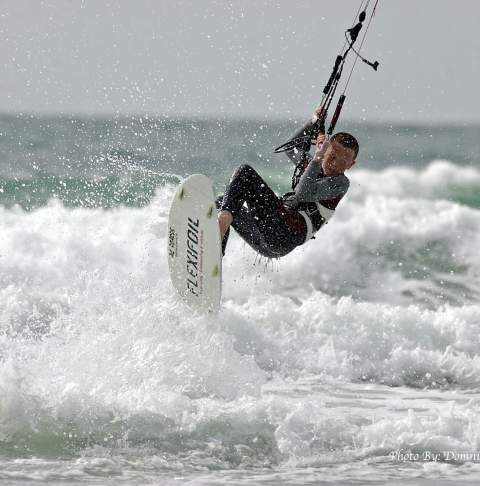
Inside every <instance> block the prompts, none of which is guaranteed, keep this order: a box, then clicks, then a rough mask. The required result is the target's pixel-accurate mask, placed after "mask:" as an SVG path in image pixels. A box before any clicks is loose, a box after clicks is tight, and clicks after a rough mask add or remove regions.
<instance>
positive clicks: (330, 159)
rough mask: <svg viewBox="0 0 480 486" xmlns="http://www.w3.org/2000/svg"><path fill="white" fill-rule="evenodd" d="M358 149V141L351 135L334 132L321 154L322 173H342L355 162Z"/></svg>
mask: <svg viewBox="0 0 480 486" xmlns="http://www.w3.org/2000/svg"><path fill="white" fill-rule="evenodd" d="M358 150H359V146H358V142H357V139H356V138H355V137H354V136H353V135H350V134H349V133H346V132H339V133H336V134H335V135H334V136H333V137H332V138H331V139H330V147H328V149H327V151H326V152H325V155H324V156H323V160H322V168H323V173H324V174H325V175H327V176H328V175H338V174H343V173H344V172H345V171H346V170H348V169H350V167H352V166H353V164H355V159H356V157H357V155H358Z"/></svg>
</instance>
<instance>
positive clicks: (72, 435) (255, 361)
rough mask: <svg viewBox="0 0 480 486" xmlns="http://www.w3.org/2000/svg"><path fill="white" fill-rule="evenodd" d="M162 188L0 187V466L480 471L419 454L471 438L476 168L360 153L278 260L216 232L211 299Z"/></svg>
mask: <svg viewBox="0 0 480 486" xmlns="http://www.w3.org/2000/svg"><path fill="white" fill-rule="evenodd" d="M174 188H175V186H174V185H173V184H171V183H167V184H166V185H164V186H162V187H159V188H158V189H157V191H156V193H155V196H154V197H153V198H152V199H151V200H150V203H149V204H147V205H145V206H143V207H126V206H122V205H120V206H117V207H115V208H113V209H108V210H107V209H103V208H88V209H87V208H82V207H68V206H66V205H65V204H63V203H62V202H61V201H59V200H58V199H55V198H52V199H50V200H49V202H48V204H47V205H43V206H41V207H39V208H37V209H34V210H32V211H29V212H27V211H24V210H23V209H22V208H21V207H19V206H13V207H2V208H0V262H1V268H2V271H1V275H0V284H1V285H0V301H1V302H2V306H1V308H0V479H2V480H9V481H11V483H12V484H15V482H16V481H19V482H20V481H25V480H31V481H36V480H39V481H53V480H60V481H64V482H70V481H73V482H74V481H77V480H87V479H95V478H98V477H104V478H105V481H107V477H109V478H110V479H108V480H109V481H110V480H111V481H113V482H115V483H118V482H119V481H134V480H137V481H149V480H156V479H158V478H160V477H162V476H164V477H166V478H167V477H168V478H171V477H172V474H173V475H174V476H178V477H184V478H188V477H193V478H194V479H192V481H193V482H194V483H195V484H210V483H212V482H215V481H217V480H218V481H225V480H226V479H225V478H226V477H228V478H229V479H228V481H230V482H231V483H232V484H237V483H238V484H243V483H245V484H247V483H249V482H252V481H254V480H256V481H260V482H261V481H264V482H265V484H269V481H270V482H271V484H275V482H276V481H277V482H278V481H280V480H281V481H284V482H291V483H292V484H293V483H301V484H307V483H309V482H312V483H314V482H315V481H317V480H318V478H319V477H321V478H322V479H323V480H329V479H331V480H335V478H337V479H338V478H342V480H344V481H347V482H348V481H349V480H352V481H354V480H355V479H358V478H359V477H368V478H375V475H376V474H379V473H378V471H379V470H381V471H383V472H385V471H389V474H390V477H391V478H392V479H409V478H415V477H423V478H427V479H428V477H435V475H436V474H437V475H438V474H439V472H441V473H442V475H446V476H452V477H460V476H461V475H462V474H464V473H466V472H468V473H469V474H470V476H469V478H472V477H475V475H477V476H476V477H480V467H478V464H477V463H476V462H475V461H469V460H462V456H458V457H457V459H456V460H455V459H453V460H452V457H453V456H452V457H451V458H450V459H451V460H449V461H448V460H447V461H445V460H443V461H434V460H426V459H425V458H426V457H427V456H426V455H425V454H434V453H437V454H444V453H446V452H448V451H453V452H452V454H453V453H460V452H462V453H464V452H468V451H475V450H478V449H479V447H480V433H479V430H480V421H479V416H480V415H479V412H480V402H479V401H478V399H477V398H474V397H472V394H473V393H478V390H479V389H480V358H479V357H478V354H477V352H478V349H480V337H479V336H480V334H479V333H478V325H479V316H480V306H479V304H478V302H479V293H480V287H479V283H478V281H479V279H478V277H479V274H480V264H479V260H478V248H479V247H480V236H479V235H480V209H479V204H478V196H477V199H476V200H475V197H474V196H475V195H476V194H478V191H479V190H480V171H479V170H478V169H476V168H473V167H467V166H459V165H455V164H453V163H452V162H448V161H445V160H437V161H433V162H431V163H430V164H428V165H426V166H425V167H423V168H420V169H414V168H411V167H410V168H408V167H406V166H405V167H397V168H394V167H390V168H388V169H386V170H381V171H374V170H370V169H368V168H360V169H358V170H356V171H355V172H354V173H352V187H351V191H350V192H349V195H348V197H347V198H345V201H343V202H342V204H341V205H340V206H339V209H338V210H337V215H336V216H335V221H334V222H332V223H331V224H329V225H328V226H327V227H325V228H323V229H322V231H321V233H319V234H318V236H317V238H316V240H314V241H312V242H310V243H309V244H308V245H305V246H304V247H301V248H299V249H297V250H295V251H294V252H292V253H291V254H290V255H288V256H287V257H285V258H284V259H282V260H279V261H275V260H274V261H263V260H260V261H259V260H258V258H256V255H255V254H254V253H253V251H252V250H250V249H249V248H248V247H246V246H245V245H243V243H242V242H241V240H240V238H238V237H233V238H231V243H230V247H229V251H228V254H227V257H226V258H225V261H224V275H223V279H224V298H223V307H222V310H221V311H220V313H219V314H218V315H214V316H212V315H210V316H202V315H195V314H192V312H191V311H190V310H189V309H188V308H186V307H185V306H184V305H183V304H182V303H180V301H179V299H178V298H177V296H176V295H175V293H174V290H173V289H172V287H171V284H170V281H169V278H168V269H167V257H166V251H167V242H166V237H167V235H166V231H167V216H168V214H167V212H168V208H169V204H170V200H171V197H172V195H173V193H174ZM469 194H470V195H471V199H470V203H469V202H468V200H467V199H468V195H469ZM402 451H403V452H402ZM406 451H409V453H415V454H418V460H403V459H404V456H402V454H405V453H406ZM412 451H413V452H412ZM428 457H430V456H428ZM432 457H433V456H432ZM464 457H465V456H464ZM312 467H315V469H312ZM226 471H227V472H228V474H227V473H226ZM222 474H223V475H222ZM225 474H227V475H225ZM472 475H473V476H472ZM112 478H113V479H112ZM112 484H113V483H112Z"/></svg>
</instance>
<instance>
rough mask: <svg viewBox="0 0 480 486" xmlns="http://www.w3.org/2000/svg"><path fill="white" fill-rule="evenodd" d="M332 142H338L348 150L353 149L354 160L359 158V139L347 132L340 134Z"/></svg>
mask: <svg viewBox="0 0 480 486" xmlns="http://www.w3.org/2000/svg"><path fill="white" fill-rule="evenodd" d="M330 140H331V141H332V142H338V143H339V144H340V145H343V146H344V147H346V148H349V149H352V150H353V152H354V154H355V155H354V158H356V157H357V155H358V151H359V149H360V147H359V145H358V142H357V139H356V138H355V137H354V136H353V135H350V133H347V132H338V133H336V134H335V135H334V136H333V137H332V138H331V139H330Z"/></svg>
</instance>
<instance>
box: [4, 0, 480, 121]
mask: <svg viewBox="0 0 480 486" xmlns="http://www.w3.org/2000/svg"><path fill="white" fill-rule="evenodd" d="M373 2H374V0H372V1H371V3H372V4H373ZM359 4H360V2H359V1H357V0H331V1H328V2H327V1H324V0H275V1H274V0H271V1H270V0H269V1H262V0H236V1H224V0H188V1H187V0H115V1H107V0H88V1H80V0H51V1H38V0H36V1H33V0H3V1H2V2H1V3H0V5H1V17H0V55H1V59H2V60H3V62H2V65H3V69H2V74H1V76H0V83H1V97H0V111H23V112H47V113H68V114H70V113H81V114H89V113H95V114H113V113H145V112H147V113H153V114H155V115H193V116H197V117H198V116H221V117H224V116H235V117H245V116H247V117H267V118H277V117H288V116H291V117H304V116H305V115H306V114H309V113H310V112H311V110H312V108H313V107H314V105H315V104H316V102H317V101H319V99H320V97H321V90H322V89H323V86H324V84H325V82H326V80H327V78H328V76H329V74H330V71H331V68H332V65H333V61H334V59H335V56H336V55H337V54H338V53H339V51H340V49H341V47H342V44H343V40H344V37H343V35H344V31H345V29H346V28H347V27H349V26H350V24H351V22H352V20H353V18H354V14H355V12H356V10H357V8H358V6H359ZM479 22H480V1H479V0H456V1H453V0H380V2H379V7H378V10H377V15H376V16H375V18H374V20H373V22H372V25H371V27H370V31H369V34H368V36H367V40H366V42H365V44H364V48H363V51H362V53H363V54H364V55H365V56H367V57H369V58H371V59H373V60H375V59H378V60H379V62H380V68H379V71H378V73H375V72H374V71H373V70H371V69H370V68H369V67H367V66H366V65H364V64H363V63H358V64H357V68H356V71H355V73H354V75H353V78H352V81H351V85H350V88H349V91H348V93H347V95H348V97H347V101H346V104H345V108H344V116H345V117H346V118H348V119H356V120H358V119H361V118H364V119H366V120H367V121H379V120H389V121H392V122H401V121H407V122H411V121H416V122H425V123H432V122H466V123H468V122H472V121H476V122H480V101H479V100H480V98H479V93H478V89H479V88H478V85H479V81H480V35H479V34H478V29H479Z"/></svg>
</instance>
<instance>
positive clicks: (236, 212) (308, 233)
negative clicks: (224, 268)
mask: <svg viewBox="0 0 480 486" xmlns="http://www.w3.org/2000/svg"><path fill="white" fill-rule="evenodd" d="M319 116H321V111H320V110H318V109H317V110H316V112H315V113H314V116H313V118H312V121H311V122H309V123H308V124H307V125H305V126H304V127H303V128H302V129H301V130H300V131H299V132H297V133H296V134H295V135H294V136H293V137H292V139H291V141H293V142H294V143H293V144H292V148H291V150H288V151H286V153H287V155H288V157H289V158H290V159H291V160H292V161H293V162H294V163H295V164H296V171H295V174H294V177H293V179H292V192H289V193H287V194H284V195H283V196H282V197H278V196H277V195H276V194H275V193H274V192H273V190H272V189H271V188H270V187H269V186H268V185H267V183H266V182H265V181H264V180H263V179H262V178H261V177H260V175H259V174H258V173H257V172H256V171H255V170H254V169H253V168H252V167H251V166H250V165H242V166H240V167H239V168H238V169H237V170H236V171H235V172H234V174H233V176H232V178H231V180H230V182H229V184H228V185H227V188H226V191H225V194H224V195H223V196H220V197H219V198H218V199H217V208H218V209H219V213H218V222H219V227H220V235H221V238H222V248H223V253H224V254H225V248H226V245H227V241H228V237H229V233H230V231H229V227H230V225H231V226H233V228H234V229H235V231H236V232H237V233H238V234H239V235H240V236H241V237H242V238H243V239H244V240H245V241H246V242H247V243H248V244H249V245H250V246H251V247H252V248H253V249H254V250H256V251H257V252H258V253H260V254H261V255H263V256H265V257H269V258H279V257H282V256H284V255H286V254H288V253H290V252H291V251H292V250H293V249H294V248H296V247H297V246H299V245H302V244H303V243H306V242H307V241H309V240H310V239H311V238H313V235H314V234H315V233H316V232H317V231H318V230H319V229H320V228H321V227H322V226H323V225H324V224H325V223H327V222H328V220H329V219H330V218H331V217H332V215H333V214H334V212H335V209H336V207H337V205H338V203H339V202H340V200H341V199H342V198H343V196H344V195H345V194H346V192H347V190H348V187H349V180H348V178H347V177H346V176H345V174H344V172H345V171H346V170H348V169H350V168H351V167H352V166H353V165H354V164H355V159H356V157H357V154H358V150H359V146H358V142H357V140H356V139H355V137H353V136H352V135H350V134H349V133H345V132H339V133H336V134H335V135H333V136H332V137H331V138H328V137H327V136H326V135H325V126H324V120H320V123H319V122H318V121H319V120H318V117H319ZM306 134H308V137H306V136H305V135H306ZM312 137H314V138H313V139H312ZM305 138H307V140H306V141H305ZM296 140H299V141H300V142H299V143H297V144H295V141H296ZM312 142H313V143H314V146H315V152H314V155H313V156H312V155H311V154H310V153H309V152H310V147H311V146H312ZM287 143H288V142H287ZM245 205H246V207H245Z"/></svg>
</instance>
